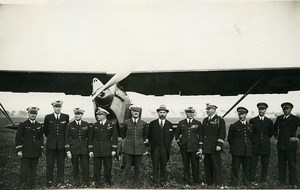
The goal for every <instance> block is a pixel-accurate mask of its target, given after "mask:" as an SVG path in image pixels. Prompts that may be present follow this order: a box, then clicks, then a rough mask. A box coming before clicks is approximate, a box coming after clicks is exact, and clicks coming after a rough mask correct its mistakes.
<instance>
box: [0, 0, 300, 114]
mask: <svg viewBox="0 0 300 190" xmlns="http://www.w3.org/2000/svg"><path fill="white" fill-rule="evenodd" d="M17 2H20V1H17ZM43 2H47V1H43ZM299 23H300V3H299V2H245V1H243V2H239V1H232V2H224V1H223V2H221V1H214V2H212V1H198V0H194V1H193V0H182V1H177V0H164V1H154V0H152V1H151V0H122V1H113V0H109V1H108V0H107V1H91V0H90V1H79V0H72V1H70V0H68V1H51V3H45V4H43V3H39V4H26V5H15V4H6V5H1V6H0V70H26V71H50V72H51V71H78V72H118V71H120V70H124V69H125V68H130V69H132V70H133V71H157V70H218V69H221V70H222V69H237V68H239V69H249V68H277V67H299V66H300V64H299V63H300V53H299V45H300V30H299V26H300V25H299ZM87 85H90V84H87ZM299 94H300V93H299V92H296V93H295V92H294V93H290V94H289V95H256V96H249V97H248V98H247V99H246V100H245V102H242V103H241V105H245V106H247V107H250V108H251V109H252V110H254V111H255V105H256V103H257V102H258V101H267V102H268V103H269V104H270V110H274V111H280V103H282V102H283V101H287V100H288V101H291V102H293V103H295V104H296V106H295V110H296V111H297V110H298V111H299V110H300V109H299V107H300V105H299V103H298V102H299V101H298V102H297V100H299ZM131 96H132V99H135V101H137V102H138V103H139V104H143V105H144V106H146V108H147V109H148V110H153V109H154V110H155V107H157V106H159V104H160V103H165V104H166V105H168V106H170V107H172V106H174V109H175V110H182V109H184V107H185V106H187V104H188V105H193V106H196V107H197V106H199V110H200V109H203V108H204V106H205V103H207V102H216V103H217V104H219V105H220V106H219V107H220V109H223V110H226V109H228V108H229V107H230V106H231V105H232V104H233V103H234V102H235V101H236V100H237V99H238V97H219V96H200V97H193V98H192V97H181V98H178V97H176V96H168V97H163V98H161V97H160V98H153V97H145V96H141V95H135V94H131ZM0 99H1V102H2V103H3V104H4V105H5V106H6V107H7V108H8V109H9V110H13V109H16V110H22V109H23V110H24V109H26V107H27V106H29V105H37V106H40V107H41V108H42V109H41V113H43V114H45V113H47V112H50V111H52V108H51V106H50V102H51V101H52V100H55V99H63V100H64V101H65V102H66V104H65V108H64V110H65V112H68V113H70V114H72V111H71V110H72V108H73V107H75V105H76V106H82V107H84V108H86V109H87V110H88V111H87V113H88V115H89V114H90V115H92V109H93V108H92V103H91V101H90V98H89V97H80V96H65V95H64V94H48V93H33V94H32V93H31V94H12V93H0ZM133 101H134V100H133ZM247 101H248V102H247ZM178 102H180V103H178ZM198 102H199V104H197V103H198Z"/></svg>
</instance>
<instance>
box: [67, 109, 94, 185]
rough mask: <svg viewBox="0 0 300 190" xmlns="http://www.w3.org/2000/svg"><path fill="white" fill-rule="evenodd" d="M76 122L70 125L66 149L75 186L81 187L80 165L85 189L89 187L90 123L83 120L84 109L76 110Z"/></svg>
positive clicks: (74, 110)
mask: <svg viewBox="0 0 300 190" xmlns="http://www.w3.org/2000/svg"><path fill="white" fill-rule="evenodd" d="M73 112H74V121H72V122H71V123H69V124H68V125H67V127H66V132H65V149H66V153H67V157H68V158H70V159H71V160H72V165H73V179H74V183H75V186H76V187H78V186H80V177H79V164H80V169H81V170H82V178H83V187H88V186H89V153H88V131H89V123H88V122H86V121H83V120H82V116H83V113H84V110H83V109H80V108H74V109H73Z"/></svg>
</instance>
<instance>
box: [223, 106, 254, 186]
mask: <svg viewBox="0 0 300 190" xmlns="http://www.w3.org/2000/svg"><path fill="white" fill-rule="evenodd" d="M237 112H238V117H239V120H238V121H237V122H235V123H233V124H231V125H230V127H229V131H228V138H227V140H228V142H229V145H230V153H231V155H232V164H231V185H233V186H237V185H238V183H239V169H240V166H241V164H242V168H243V175H242V177H243V185H245V186H249V185H250V179H249V177H250V170H251V168H250V167H251V156H252V143H253V142H252V137H253V127H252V125H251V124H250V123H248V122H247V121H246V117H247V113H248V109H246V108H245V107H238V108H237Z"/></svg>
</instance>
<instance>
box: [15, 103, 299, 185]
mask: <svg viewBox="0 0 300 190" xmlns="http://www.w3.org/2000/svg"><path fill="white" fill-rule="evenodd" d="M62 104H63V102H62V101H54V102H52V106H53V108H54V113H52V114H49V115H46V116H45V120H44V127H42V125H41V124H39V123H38V122H36V121H35V119H36V116H37V113H38V110H39V108H37V107H29V108H28V109H27V111H28V115H29V119H28V120H26V121H24V122H22V123H21V124H20V126H19V128H18V131H17V134H16V149H17V155H18V156H19V157H21V167H20V179H19V188H21V189H22V188H23V187H25V186H28V187H29V188H32V187H34V184H35V175H36V167H37V163H38V158H39V157H41V155H42V153H43V134H44V135H45V136H46V137H47V142H46V163H47V165H46V186H47V187H52V186H53V185H54V182H53V172H54V165H55V162H56V163H57V175H56V176H57V180H56V183H57V185H58V186H59V187H61V188H63V184H64V163H65V155H67V157H68V158H70V159H71V161H72V165H73V178H74V183H75V184H74V185H75V186H79V185H80V177H79V168H81V170H82V178H83V187H88V186H89V158H93V164H94V177H95V186H96V187H102V186H101V185H102V184H103V183H101V170H102V165H103V168H104V180H105V184H106V185H108V186H110V185H111V184H112V181H111V179H112V176H111V172H112V162H113V159H112V158H113V156H115V155H116V153H117V148H118V145H117V144H118V132H117V128H116V123H115V122H114V121H109V120H108V119H107V115H108V114H109V112H108V111H107V110H104V109H102V108H98V109H97V111H96V119H97V122H95V123H94V124H93V125H90V124H89V123H87V122H85V121H83V120H82V116H83V113H84V110H83V109H80V108H75V109H74V110H73V111H74V115H75V116H74V121H72V122H71V123H69V116H68V115H67V114H63V113H61V107H62ZM281 107H282V109H283V112H284V114H283V115H281V116H278V117H277V119H276V121H275V123H274V124H273V122H272V120H271V119H269V118H267V117H266V116H265V112H266V110H267V108H268V105H267V104H266V103H264V102H261V103H258V104H257V108H258V113H259V114H258V116H257V117H255V118H252V119H250V121H249V122H248V121H246V117H247V113H248V110H247V109H246V108H245V107H238V108H237V112H238V117H239V119H238V121H237V122H235V123H233V124H231V125H230V127H229V131H228V137H227V140H228V142H229V146H230V153H231V155H232V165H231V167H232V168H231V185H233V186H236V185H238V184H239V177H238V176H239V168H240V165H242V171H243V172H242V177H243V185H245V186H248V185H250V184H251V183H252V184H253V183H256V179H255V177H256V168H257V163H258V159H259V158H260V160H261V166H262V172H261V178H260V180H259V182H261V183H264V182H266V179H267V174H268V165H269V159H270V151H271V142H270V138H271V137H272V136H274V137H275V139H276V140H277V148H278V175H279V177H278V180H279V182H280V183H281V184H285V182H286V181H285V177H286V163H288V170H289V172H288V173H289V184H290V185H291V186H292V187H295V185H296V149H297V141H298V140H299V137H300V136H296V130H297V128H298V127H299V126H300V118H299V117H297V116H294V115H292V114H291V110H292V108H293V105H292V104H291V103H289V102H285V103H283V104H282V105H281ZM129 109H130V112H131V117H132V118H130V119H128V120H126V121H124V123H123V126H122V128H121V137H122V139H123V140H122V142H121V143H120V144H121V145H120V146H121V153H122V157H123V161H124V170H125V172H124V178H123V182H124V184H125V185H127V186H128V187H130V186H131V185H130V178H131V177H132V175H131V171H132V170H131V169H132V166H133V167H134V174H133V179H134V183H133V184H134V185H138V184H139V182H140V170H141V163H142V158H143V155H145V152H147V148H148V147H149V148H150V154H151V159H152V170H153V183H154V186H155V187H163V186H165V185H166V184H167V169H166V168H167V163H168V160H169V159H170V152H171V147H172V141H173V139H174V136H175V139H176V142H177V144H178V146H179V147H180V154H181V158H182V163H183V180H184V182H185V183H186V185H187V186H188V187H189V186H190V185H192V184H198V183H200V175H199V159H204V172H205V183H206V184H207V185H216V186H219V187H222V185H223V179H222V168H221V165H222V164H221V153H222V152H223V146H224V142H225V138H226V124H225V121H224V119H223V118H222V117H221V116H218V115H217V114H216V110H217V106H216V105H212V104H208V105H207V107H206V112H207V117H206V118H204V120H203V122H202V123H201V122H200V121H198V120H196V119H195V118H194V117H195V109H194V108H193V107H188V108H187V109H185V113H186V118H185V119H184V120H182V121H180V122H179V123H178V125H177V128H176V127H174V125H173V124H172V123H171V122H170V121H168V120H167V119H166V117H167V114H168V112H169V110H168V109H167V108H166V106H165V105H161V106H160V107H159V108H158V109H157V110H156V111H157V113H158V119H155V120H153V121H151V122H150V123H149V126H148V124H147V123H146V122H145V121H143V120H142V119H141V109H142V108H141V107H139V106H136V105H132V106H130V107H129ZM191 173H192V175H191Z"/></svg>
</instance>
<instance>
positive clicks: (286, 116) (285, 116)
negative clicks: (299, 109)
mask: <svg viewBox="0 0 300 190" xmlns="http://www.w3.org/2000/svg"><path fill="white" fill-rule="evenodd" d="M290 115H291V114H290ZM290 115H284V116H283V118H288V117H290Z"/></svg>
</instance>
